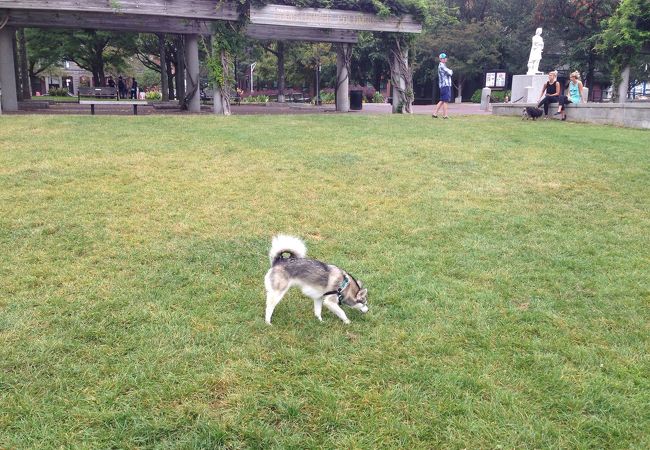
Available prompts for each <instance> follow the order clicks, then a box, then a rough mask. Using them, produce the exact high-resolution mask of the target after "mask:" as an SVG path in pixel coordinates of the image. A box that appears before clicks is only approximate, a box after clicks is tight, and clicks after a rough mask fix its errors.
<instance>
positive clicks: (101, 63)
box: [61, 30, 137, 85]
mask: <svg viewBox="0 0 650 450" xmlns="http://www.w3.org/2000/svg"><path fill="white" fill-rule="evenodd" d="M61 34H62V42H61V45H62V55H63V57H64V58H65V59H67V60H69V61H74V62H75V63H77V65H78V66H79V67H81V68H82V69H86V70H88V71H89V72H91V73H92V74H93V79H94V82H95V84H96V85H99V84H103V80H104V77H105V71H106V70H107V69H109V68H110V69H111V70H113V71H117V72H119V71H122V70H123V69H124V67H125V66H126V58H127V57H129V56H132V55H133V54H134V53H135V51H136V40H137V34H134V33H124V32H112V31H96V30H70V31H64V32H62V33H61Z"/></svg>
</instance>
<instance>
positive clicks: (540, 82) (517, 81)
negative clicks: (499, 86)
mask: <svg viewBox="0 0 650 450" xmlns="http://www.w3.org/2000/svg"><path fill="white" fill-rule="evenodd" d="M547 81H548V75H544V74H540V75H514V76H513V77H512V96H511V97H510V98H511V100H512V102H513V103H514V102H517V103H537V99H538V98H539V94H540V93H541V92H542V87H544V83H546V82H547Z"/></svg>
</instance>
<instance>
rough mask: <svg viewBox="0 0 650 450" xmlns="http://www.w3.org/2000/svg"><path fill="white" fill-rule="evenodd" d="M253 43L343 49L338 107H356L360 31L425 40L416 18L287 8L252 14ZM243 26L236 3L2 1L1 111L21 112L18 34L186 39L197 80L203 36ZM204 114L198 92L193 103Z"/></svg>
mask: <svg viewBox="0 0 650 450" xmlns="http://www.w3.org/2000/svg"><path fill="white" fill-rule="evenodd" d="M249 17H250V23H249V24H248V25H247V27H246V34H247V35H248V36H249V37H252V38H256V39H261V40H295V41H312V42H332V43H336V44H337V87H338V89H337V103H336V107H337V110H339V111H348V110H349V108H350V106H349V105H350V102H349V96H348V71H349V55H350V54H351V46H352V45H353V44H354V43H356V42H357V31H387V32H401V33H419V32H420V31H421V30H422V27H421V25H420V24H419V23H417V22H416V21H415V20H414V19H413V18H412V17H410V16H406V17H400V18H396V17H390V18H382V17H379V16H376V15H374V14H369V13H361V12H354V11H343V10H333V9H316V8H295V7H291V6H282V5H266V6H263V7H251V9H250V12H249ZM236 20H239V13H238V11H237V8H236V5H235V4H234V3H228V2H223V1H222V0H0V88H1V89H2V101H1V103H0V111H1V110H4V111H17V110H18V101H17V92H16V79H15V61H14V52H13V37H14V33H15V29H16V28H18V27H34V28H68V29H95V30H110V31H130V32H140V33H167V34H179V35H183V36H184V38H185V59H186V62H187V64H186V76H187V79H189V80H198V79H199V48H198V40H199V37H200V36H201V35H211V34H212V31H211V25H212V24H213V23H214V22H217V21H236ZM339 80H340V81H339ZM188 109H189V111H190V112H199V111H200V96H199V93H198V90H195V93H194V95H193V96H192V97H191V99H190V100H189V102H188Z"/></svg>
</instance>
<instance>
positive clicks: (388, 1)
mask: <svg viewBox="0 0 650 450" xmlns="http://www.w3.org/2000/svg"><path fill="white" fill-rule="evenodd" d="M250 3H251V4H253V5H266V4H276V5H288V6H297V7H301V8H331V9H343V10H349V11H360V12H369V13H373V14H378V15H380V16H384V17H387V16H403V15H406V14H411V15H412V16H413V17H415V18H417V19H418V20H420V21H422V22H427V21H428V20H429V19H430V15H429V12H430V5H431V2H430V1H427V0H360V1H356V0H270V1H266V0H250Z"/></svg>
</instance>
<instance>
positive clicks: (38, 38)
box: [25, 28, 65, 79]
mask: <svg viewBox="0 0 650 450" xmlns="http://www.w3.org/2000/svg"><path fill="white" fill-rule="evenodd" d="M64 40H65V37H64V32H62V31H55V30H46V29H41V28H27V29H25V41H26V47H27V55H28V62H29V64H28V71H29V76H30V78H31V79H33V78H38V77H40V76H41V74H44V73H48V71H51V70H52V69H53V68H55V67H56V66H59V65H60V64H61V62H62V61H63V42H64Z"/></svg>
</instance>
